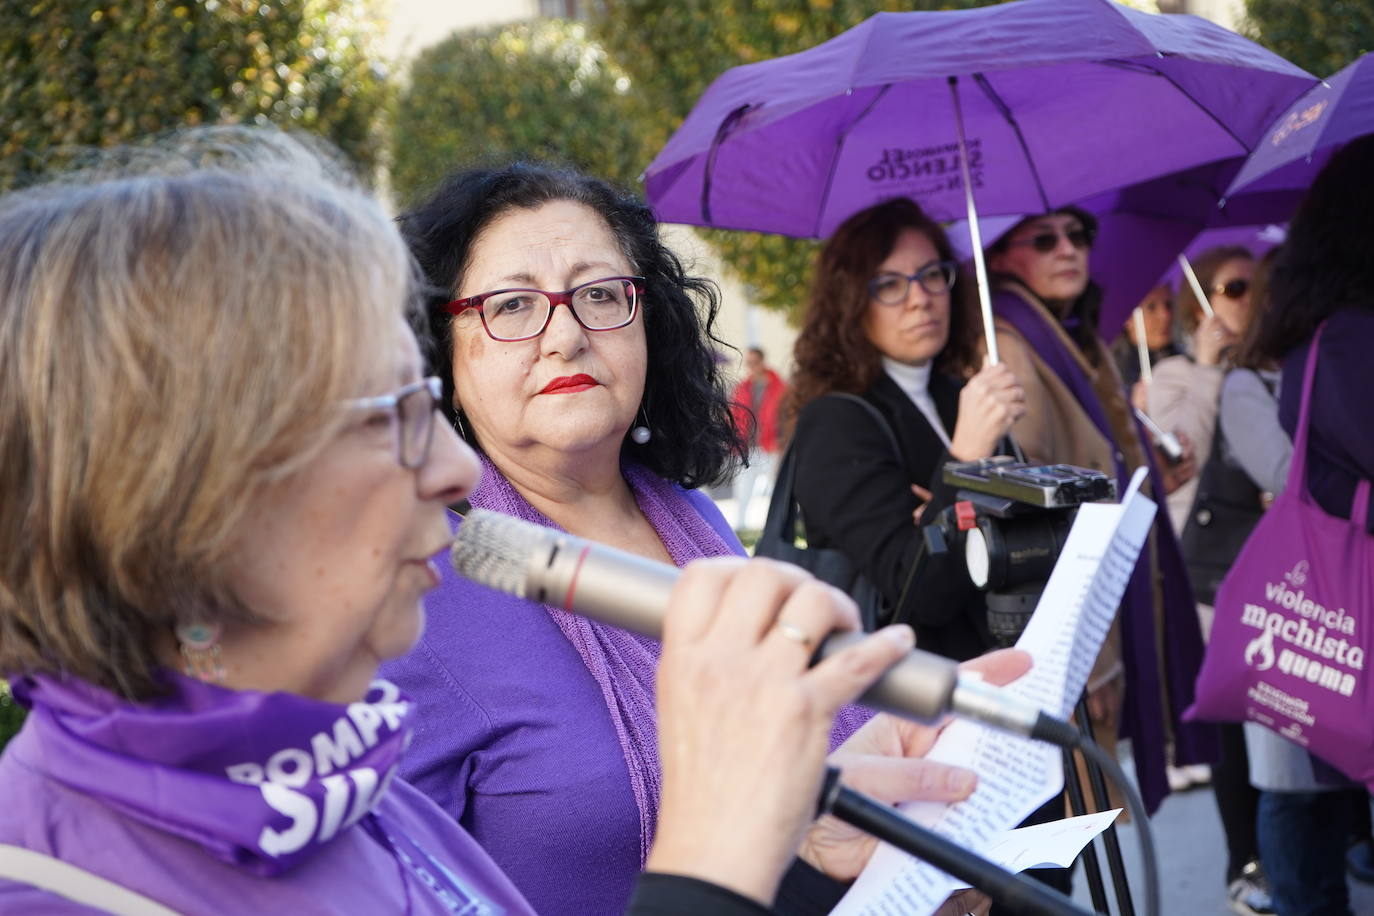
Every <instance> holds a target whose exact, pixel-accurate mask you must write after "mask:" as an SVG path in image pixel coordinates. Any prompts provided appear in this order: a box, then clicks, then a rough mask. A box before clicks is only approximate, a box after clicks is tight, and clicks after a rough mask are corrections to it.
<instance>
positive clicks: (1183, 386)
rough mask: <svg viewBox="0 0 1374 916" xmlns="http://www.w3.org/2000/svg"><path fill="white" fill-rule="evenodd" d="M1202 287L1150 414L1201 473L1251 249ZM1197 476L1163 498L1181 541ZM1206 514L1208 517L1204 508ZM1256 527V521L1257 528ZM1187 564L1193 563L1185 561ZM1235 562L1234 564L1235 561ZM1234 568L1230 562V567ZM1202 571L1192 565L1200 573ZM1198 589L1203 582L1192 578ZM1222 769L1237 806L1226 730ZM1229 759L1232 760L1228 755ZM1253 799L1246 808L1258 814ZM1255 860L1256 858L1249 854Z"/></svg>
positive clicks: (1192, 775) (1204, 269)
mask: <svg viewBox="0 0 1374 916" xmlns="http://www.w3.org/2000/svg"><path fill="white" fill-rule="evenodd" d="M1193 269H1194V272H1195V273H1196V274H1197V278H1198V283H1199V285H1201V286H1202V288H1203V290H1204V291H1206V293H1207V301H1208V304H1209V305H1210V306H1211V308H1212V315H1211V316H1210V317H1209V316H1207V315H1206V313H1205V312H1204V311H1203V309H1202V305H1201V304H1200V303H1199V302H1198V301H1197V297H1196V296H1195V295H1194V293H1193V290H1192V288H1191V285H1185V287H1184V292H1183V293H1182V295H1181V297H1180V300H1181V305H1180V312H1181V315H1180V322H1181V324H1182V327H1183V332H1184V334H1185V338H1186V339H1187V340H1188V341H1190V346H1191V352H1190V353H1189V354H1179V355H1178V356H1172V357H1170V358H1168V359H1166V360H1163V361H1161V362H1160V364H1159V365H1158V366H1156V367H1155V376H1154V382H1153V383H1152V384H1151V385H1150V390H1149V392H1148V397H1147V402H1146V404H1147V406H1146V412H1147V413H1148V414H1149V415H1150V417H1151V419H1153V420H1154V421H1155V422H1156V423H1158V424H1159V425H1160V426H1162V427H1164V428H1165V429H1168V430H1172V431H1173V432H1174V433H1175V434H1176V435H1178V436H1179V438H1180V440H1184V441H1187V442H1189V443H1191V445H1192V447H1193V452H1194V455H1195V456H1196V460H1197V463H1198V467H1200V468H1201V467H1203V466H1205V465H1206V463H1207V459H1208V458H1209V456H1210V455H1211V452H1212V437H1213V435H1214V433H1215V430H1216V428H1217V406H1218V404H1219V403H1220V400H1221V382H1222V379H1223V378H1224V377H1225V375H1226V369H1227V366H1228V364H1229V361H1230V354H1231V352H1232V350H1233V349H1234V348H1235V345H1236V343H1237V342H1238V341H1239V340H1240V339H1241V337H1242V336H1243V335H1244V334H1245V330H1246V328H1247V327H1249V325H1250V319H1251V312H1252V310H1251V301H1252V299H1251V286H1252V282H1253V278H1254V273H1255V258H1254V255H1252V254H1251V253H1250V250H1249V249H1248V248H1245V247H1243V246H1239V245H1228V246H1221V247H1217V248H1211V249H1208V250H1207V251H1204V252H1203V253H1202V254H1201V255H1200V256H1199V257H1198V258H1197V259H1196V261H1195V262H1194V264H1193ZM1197 492H1198V478H1196V477H1194V478H1193V479H1192V480H1189V481H1187V482H1186V483H1184V484H1183V485H1182V486H1180V487H1179V488H1178V489H1176V490H1174V491H1173V492H1172V493H1170V494H1169V495H1168V497H1167V499H1166V503H1167V508H1168V512H1169V521H1170V523H1171V524H1172V525H1173V526H1174V531H1175V532H1176V533H1178V534H1179V535H1180V536H1182V534H1183V532H1184V530H1185V528H1186V527H1187V525H1188V522H1189V512H1190V511H1191V510H1192V509H1193V507H1194V504H1195V502H1196V501H1197ZM1201 511H1208V510H1206V509H1205V508H1204V509H1202V510H1201ZM1252 524H1253V523H1252ZM1219 543H1220V542H1218V541H1216V540H1215V539H1211V538H1198V539H1195V540H1193V541H1192V542H1190V548H1191V550H1190V552H1191V553H1192V554H1193V555H1194V556H1193V557H1192V558H1191V559H1193V560H1198V559H1201V561H1202V562H1204V563H1206V562H1209V561H1208V559H1207V558H1206V557H1201V558H1199V557H1198V556H1197V555H1198V554H1208V553H1211V552H1214V551H1215V550H1216V549H1217V547H1218V546H1219ZM1185 559H1190V558H1188V557H1187V556H1185ZM1231 559H1234V557H1232V558H1231ZM1226 567H1229V562H1228V563H1227V564H1226ZM1196 570H1197V567H1196V566H1194V567H1193V571H1194V572H1196ZM1193 587H1194V591H1197V590H1198V588H1199V582H1198V580H1197V579H1196V578H1194V579H1193ZM1202 591H1203V593H1204V596H1203V600H1202V601H1201V602H1200V603H1199V605H1198V614H1199V616H1200V619H1201V623H1202V632H1203V637H1204V639H1205V638H1206V634H1207V633H1208V632H1209V631H1210V630H1211V628H1212V603H1211V596H1212V595H1213V594H1215V591H1216V588H1215V584H1210V585H1203V586H1202ZM1222 738H1223V746H1222V757H1221V766H1222V767H1223V768H1224V769H1225V773H1224V775H1223V776H1222V779H1223V781H1225V782H1226V783H1227V784H1228V787H1225V788H1223V789H1221V790H1220V791H1221V792H1222V793H1223V794H1222V796H1218V801H1219V803H1220V800H1221V798H1222V797H1225V798H1228V799H1230V800H1232V801H1235V800H1237V793H1242V794H1243V793H1244V792H1245V791H1246V789H1247V787H1248V784H1247V783H1246V782H1245V778H1244V773H1245V771H1246V765H1245V758H1244V754H1245V744H1244V742H1243V741H1242V739H1241V735H1240V734H1239V732H1237V731H1235V730H1233V729H1223V732H1222ZM1228 748H1229V750H1230V753H1229V755H1228V753H1227V749H1228ZM1211 780H1212V772H1211V769H1210V768H1209V767H1203V766H1197V765H1193V766H1186V765H1184V766H1171V767H1170V768H1169V781H1170V785H1171V787H1172V788H1173V789H1174V790H1175V791H1183V790H1185V789H1188V788H1191V787H1192V786H1195V785H1206V784H1207V783H1208V782H1210V781H1211ZM1253 806H1254V802H1253V800H1251V801H1249V802H1248V803H1246V804H1245V805H1244V808H1245V809H1247V810H1248V809H1253ZM1253 820H1254V817H1253V812H1251V813H1250V814H1249V815H1244V814H1242V813H1240V812H1233V816H1231V817H1229V818H1228V817H1225V816H1223V823H1225V824H1229V825H1233V826H1234V825H1239V824H1241V823H1246V822H1253ZM1236 844H1239V846H1241V847H1244V848H1252V847H1253V846H1254V839H1253V834H1252V833H1247V834H1246V838H1237V839H1236V843H1234V844H1233V846H1235V845H1236ZM1250 857H1251V858H1253V857H1254V853H1253V851H1252V853H1251V854H1250ZM1241 864H1243V863H1237V862H1235V861H1233V862H1232V863H1231V865H1230V867H1229V868H1228V878H1227V880H1228V882H1233V881H1235V880H1236V878H1237V875H1238V874H1239V872H1238V871H1236V869H1237V868H1239V867H1240V865H1241Z"/></svg>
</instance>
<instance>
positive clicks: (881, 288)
mask: <svg viewBox="0 0 1374 916" xmlns="http://www.w3.org/2000/svg"><path fill="white" fill-rule="evenodd" d="M957 277H958V271H957V267H956V264H955V262H954V256H953V250H952V249H951V247H950V244H949V241H948V239H947V238H946V236H945V233H944V230H942V229H941V228H940V226H939V225H938V224H937V223H935V222H934V221H933V220H931V219H930V218H929V217H928V216H926V215H925V213H924V212H922V210H921V208H920V207H919V206H918V205H917V204H916V203H915V202H913V201H911V200H909V199H907V198H897V199H893V200H889V201H886V202H884V203H881V204H878V205H876V206H874V207H870V208H868V209H867V210H862V211H860V212H859V213H856V214H854V215H853V216H851V217H849V218H848V219H846V220H845V221H844V222H843V223H842V224H841V225H840V226H839V227H838V228H837V229H836V230H835V232H834V233H833V234H832V235H831V237H830V238H829V239H828V240H827V241H826V243H825V245H824V247H823V248H822V249H821V253H820V257H819V258H818V259H817V263H816V271H815V276H814V277H813V279H812V282H811V296H810V299H809V301H808V304H807V309H806V314H805V317H804V318H803V323H802V329H801V333H800V334H799V335H798V337H797V342H796V348H795V351H794V360H795V363H796V372H795V373H794V375H793V383H794V384H793V396H792V399H791V402H790V404H789V412H790V413H791V414H793V415H794V416H795V418H796V419H795V432H794V434H793V439H792V448H793V449H794V450H795V452H794V460H795V461H796V462H797V471H796V482H795V490H794V496H795V498H796V500H797V505H798V506H799V507H800V508H801V513H802V519H803V522H804V524H805V526H806V536H807V543H808V544H811V545H815V546H818V547H833V548H837V549H839V550H840V551H842V552H843V553H844V554H845V555H846V556H847V557H848V559H849V560H850V562H851V563H852V564H853V566H854V568H855V569H858V570H860V571H862V572H863V574H864V576H865V577H867V578H868V581H869V582H871V583H872V584H873V585H874V586H875V587H876V588H877V589H878V590H879V592H880V593H881V594H882V595H883V597H884V598H885V599H886V601H887V603H888V606H889V608H890V609H891V612H892V615H893V618H892V619H896V620H899V621H904V622H910V623H911V624H912V625H913V626H915V628H916V642H917V644H918V645H919V646H921V648H923V649H925V650H926V651H929V652H935V653H937V654H940V655H944V656H947V657H950V658H955V659H967V658H972V657H974V656H976V655H979V654H981V653H983V652H986V651H988V650H989V649H990V648H992V647H993V646H995V645H996V642H995V640H994V639H993V637H992V634H991V633H990V631H989V627H988V608H987V601H986V598H985V596H984V594H983V592H981V591H979V590H978V589H977V588H975V587H974V585H973V583H972V581H971V580H970V579H969V573H968V565H967V564H966V563H965V562H964V561H963V557H962V555H961V554H955V553H953V552H950V553H947V554H945V555H944V556H940V557H935V558H932V559H931V560H930V561H929V564H928V565H927V566H926V568H925V569H924V571H923V572H922V573H921V575H920V577H919V578H916V579H914V580H912V581H911V585H910V587H907V585H906V583H907V580H908V578H909V577H910V576H912V575H913V574H914V571H913V568H912V567H913V563H914V562H915V558H916V556H917V553H918V551H919V550H920V547H921V544H922V538H923V534H922V526H923V524H928V523H930V522H931V521H933V520H935V519H936V518H937V517H938V516H939V513H940V512H941V511H942V510H943V509H944V508H945V507H946V506H949V505H952V503H953V502H954V495H955V494H954V490H953V488H951V487H949V486H948V485H946V484H945V483H944V478H943V468H944V465H945V464H946V463H947V462H950V461H972V460H975V459H978V458H987V457H989V456H991V455H993V454H995V453H996V452H997V450H998V448H999V446H1001V445H1002V444H1003V438H1004V436H1005V435H1006V432H1007V430H1008V429H1009V428H1010V427H1011V425H1012V423H1014V422H1015V420H1016V418H1017V417H1018V416H1020V414H1021V411H1022V410H1024V404H1023V402H1024V398H1025V395H1024V393H1023V392H1022V390H1021V386H1020V385H1019V384H1018V383H1017V381H1016V377H1015V376H1014V375H1013V374H1012V373H1011V372H1010V371H1009V370H1008V368H1007V367H1006V366H1005V365H1002V366H989V367H986V368H984V369H982V370H981V371H979V372H977V373H975V374H973V375H972V377H971V378H965V377H964V375H963V373H964V371H965V370H967V368H968V367H969V366H970V364H971V363H972V351H973V338H974V333H975V328H976V325H975V324H974V323H973V321H971V320H970V319H971V318H972V315H973V313H972V312H971V310H969V309H968V308H966V307H964V303H963V302H961V301H960V300H959V299H958V298H957V292H958V288H957V287H956V283H957ZM832 392H847V393H849V394H854V395H858V396H860V397H862V398H863V399H864V400H865V401H867V402H868V403H869V404H871V405H872V406H873V407H874V408H875V409H876V410H877V411H878V413H879V415H880V416H881V417H882V418H883V420H884V421H885V422H886V423H887V425H888V427H889V430H890V431H891V436H892V438H894V439H895V440H896V443H897V446H898V450H897V451H895V452H894V450H893V446H892V442H891V439H890V438H889V436H888V433H886V432H884V431H883V430H882V429H880V428H879V427H878V425H877V423H876V420H875V418H874V417H873V416H872V415H871V414H870V413H869V412H868V411H866V410H864V409H863V406H862V405H859V404H855V403H853V402H852V401H850V400H848V399H844V398H836V397H827V395H829V394H831V393H832ZM904 592H905V595H906V601H905V603H900V604H899V602H900V599H901V597H902V595H903V593H904ZM1063 812H1064V803H1063V800H1062V798H1060V797H1059V796H1056V797H1055V798H1052V799H1050V800H1049V801H1048V802H1047V803H1046V804H1045V805H1044V806H1042V807H1041V808H1040V809H1039V810H1037V811H1035V812H1033V813H1032V814H1031V816H1030V817H1028V818H1027V819H1026V821H1025V824H1027V825H1030V824H1042V823H1047V822H1049V821H1053V820H1058V819H1059V818H1061V817H1063ZM1030 874H1032V875H1033V876H1034V877H1035V878H1037V879H1038V880H1041V881H1044V882H1045V883H1047V884H1049V885H1051V886H1053V887H1056V888H1058V889H1060V890H1062V891H1064V892H1065V893H1069V892H1071V884H1072V879H1071V875H1070V872H1069V871H1068V870H1067V869H1038V870H1036V871H1033V872H1031V873H1030ZM994 913H998V914H1007V916H1011V914H1013V913H1014V911H1013V910H1011V909H1009V908H1007V907H1005V906H1002V905H1000V904H999V905H998V906H996V907H994Z"/></svg>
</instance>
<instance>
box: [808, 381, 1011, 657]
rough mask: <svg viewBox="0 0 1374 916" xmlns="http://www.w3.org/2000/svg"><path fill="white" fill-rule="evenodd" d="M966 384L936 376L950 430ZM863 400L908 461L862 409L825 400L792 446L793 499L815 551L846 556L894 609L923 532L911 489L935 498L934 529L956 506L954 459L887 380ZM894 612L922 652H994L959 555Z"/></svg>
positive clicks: (941, 563) (934, 564) (936, 396)
mask: <svg viewBox="0 0 1374 916" xmlns="http://www.w3.org/2000/svg"><path fill="white" fill-rule="evenodd" d="M959 387H960V385H959V383H958V382H956V381H955V380H953V379H951V378H949V377H947V376H944V375H941V374H940V373H938V372H934V373H931V377H930V389H929V390H930V396H931V398H932V400H934V401H935V409H936V411H937V412H938V413H939V415H940V419H941V421H942V422H943V424H944V426H945V429H946V430H948V431H950V432H952V431H953V429H954V422H955V419H956V418H957V416H958V412H959ZM862 396H863V398H864V399H865V400H867V401H868V402H869V403H871V404H872V405H873V406H874V407H876V408H878V411H879V412H880V413H881V414H882V415H883V416H884V417H885V418H886V419H887V422H888V425H889V426H890V427H891V428H892V432H893V434H894V435H895V436H896V437H897V442H898V443H899V444H900V446H901V450H902V455H901V458H900V459H899V458H898V456H896V455H894V454H893V453H892V446H891V444H890V443H889V441H888V438H887V436H886V434H885V433H884V432H883V431H882V430H881V429H879V428H878V426H877V424H876V423H874V422H873V418H872V417H871V416H870V415H869V414H868V413H867V412H866V411H864V410H863V408H862V407H860V406H859V405H856V404H853V403H847V402H846V401H845V400H844V399H842V398H820V399H818V400H815V401H812V402H811V403H810V404H808V405H807V406H806V407H805V408H803V409H802V412H801V415H800V416H799V417H798V418H797V426H796V431H795V433H794V435H793V440H792V446H791V447H792V448H793V449H794V450H795V454H796V463H797V470H796V474H797V477H796V490H795V495H796V499H797V505H798V506H799V507H800V508H801V514H802V521H803V524H804V525H805V528H806V539H807V543H808V545H810V546H813V547H834V548H836V549H838V550H840V551H842V552H843V553H844V554H845V556H847V557H848V558H849V560H850V562H852V563H853V564H854V565H855V566H856V567H857V568H858V569H859V570H861V571H862V572H863V574H864V575H865V576H866V577H867V578H868V580H869V581H870V582H871V583H872V584H873V585H874V587H875V588H877V589H878V591H880V592H881V593H882V594H883V595H884V597H886V598H887V601H888V603H889V605H894V604H895V603H896V602H897V599H898V598H899V597H900V595H901V591H902V586H903V584H904V583H905V581H906V573H907V570H908V569H909V567H910V564H911V562H912V561H913V559H914V558H915V556H916V551H917V549H918V546H919V545H920V543H921V531H920V529H918V528H917V527H916V526H915V525H914V524H912V513H913V512H914V511H915V510H916V507H917V506H919V505H920V501H919V500H918V499H917V497H916V496H915V495H914V494H913V493H912V492H911V484H913V483H916V484H919V485H921V486H922V487H925V488H926V489H927V490H930V491H931V493H932V494H933V496H932V499H931V505H930V506H928V507H927V508H926V510H925V513H924V514H923V516H922V524H923V525H924V524H928V523H929V522H931V521H933V520H934V519H935V517H936V515H938V513H939V512H940V510H942V509H943V508H944V507H945V506H948V505H949V504H950V503H951V502H952V501H953V495H954V494H953V491H952V490H951V489H950V488H948V487H946V486H945V485H944V483H943V482H942V481H941V479H940V471H941V468H942V466H943V465H944V463H945V462H946V461H949V460H950V457H949V452H948V450H947V449H946V448H945V445H944V443H943V442H942V441H941V440H940V437H939V435H938V434H937V433H936V432H935V430H934V429H932V428H931V426H930V423H929V422H927V421H926V418H925V415H924V414H922V413H921V412H920V410H918V409H917V407H916V405H915V404H913V403H912V402H911V399H910V398H909V397H907V395H906V392H904V391H902V389H901V388H900V387H899V386H898V385H897V383H896V382H894V381H893V380H892V379H891V378H889V377H888V376H887V374H886V373H883V374H881V375H879V377H878V381H877V382H875V383H874V384H873V386H872V387H871V388H870V389H869V390H868V391H865V392H864V393H863V395H862ZM955 554H957V555H955ZM895 614H896V619H897V620H899V621H905V622H908V623H911V624H912V625H913V626H914V627H915V628H916V644H917V645H918V646H920V647H921V648H922V649H926V650H927V651H930V652H935V653H937V654H939V655H944V656H946V657H948V658H954V659H959V660H963V659H966V658H972V657H973V656H975V655H980V654H982V653H983V652H985V651H987V650H988V649H989V648H991V647H992V646H993V642H992V639H991V637H990V636H989V635H988V630H987V607H986V603H985V601H984V599H983V595H982V593H981V592H979V591H978V590H977V589H975V588H974V587H973V583H972V582H970V581H969V577H968V570H967V568H966V567H965V566H964V563H963V555H962V552H961V551H951V553H950V554H947V555H945V556H944V557H941V558H932V559H931V561H930V562H929V563H928V564H927V566H926V568H925V571H924V572H923V574H922V575H921V576H920V577H919V578H918V579H917V581H916V582H914V583H913V585H912V588H911V590H910V592H909V594H908V598H907V602H906V606H905V607H903V608H895Z"/></svg>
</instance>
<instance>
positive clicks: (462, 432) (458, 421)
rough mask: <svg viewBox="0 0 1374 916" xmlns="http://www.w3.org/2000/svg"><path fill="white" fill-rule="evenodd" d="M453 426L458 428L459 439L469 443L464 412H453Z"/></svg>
mask: <svg viewBox="0 0 1374 916" xmlns="http://www.w3.org/2000/svg"><path fill="white" fill-rule="evenodd" d="M453 425H454V426H456V427H458V438H460V439H462V440H463V441H464V442H466V441H468V431H467V430H466V429H464V428H463V412H462V411H461V410H455V411H454V412H453Z"/></svg>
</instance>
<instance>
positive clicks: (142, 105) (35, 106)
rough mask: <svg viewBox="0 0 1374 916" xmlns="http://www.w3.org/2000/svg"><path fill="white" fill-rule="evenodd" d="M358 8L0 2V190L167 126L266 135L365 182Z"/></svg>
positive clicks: (261, 1)
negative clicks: (247, 127) (299, 139)
mask: <svg viewBox="0 0 1374 916" xmlns="http://www.w3.org/2000/svg"><path fill="white" fill-rule="evenodd" d="M368 10H369V0H126V2H109V0H106V2H98V0H11V2H7V3H0V124H3V125H4V129H3V132H2V133H0V187H12V186H16V185H21V184H24V183H26V182H27V181H30V180H32V179H33V178H34V177H36V176H37V175H39V174H41V173H42V172H43V171H45V170H47V169H48V168H51V167H53V166H56V165H60V164H61V162H62V161H63V160H64V157H65V156H66V155H67V154H68V153H69V152H70V151H71V150H72V149H73V148H76V147H91V146H112V145H116V144H119V143H124V142H128V141H131V140H135V139H137V138H140V137H143V136H146V135H149V134H156V133H160V132H163V131H166V130H169V129H172V128H175V127H180V126H185V125H195V124H212V123H273V124H278V125H281V126H285V127H292V128H299V129H303V130H307V131H311V132H313V133H317V134H320V135H323V136H324V137H326V138H328V139H329V140H330V141H332V142H333V143H334V144H335V145H337V146H338V147H339V148H341V149H342V150H343V151H344V153H345V154H346V155H347V156H349V157H350V158H351V159H353V160H354V161H355V162H356V163H358V165H359V167H360V169H361V170H362V171H364V172H365V173H370V172H371V168H372V166H373V165H374V164H375V162H376V158H377V154H378V152H379V148H378V140H377V132H376V130H375V127H376V121H377V118H378V116H379V115H380V113H381V112H382V110H383V107H384V104H385V101H386V97H385V94H386V78H385V76H386V75H385V73H384V72H383V71H382V70H381V69H380V68H379V67H378V66H377V64H376V63H375V62H374V59H373V58H372V56H371V48H372V45H373V42H374V40H375V37H376V35H375V32H376V23H375V20H374V19H373V18H372V17H371V16H370V15H369V13H368Z"/></svg>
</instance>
